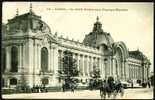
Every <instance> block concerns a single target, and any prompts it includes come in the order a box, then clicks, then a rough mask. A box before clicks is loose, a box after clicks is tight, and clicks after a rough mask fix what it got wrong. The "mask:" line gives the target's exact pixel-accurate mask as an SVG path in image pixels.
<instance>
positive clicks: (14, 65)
mask: <svg viewBox="0 0 155 100" xmlns="http://www.w3.org/2000/svg"><path fill="white" fill-rule="evenodd" d="M10 71H11V72H18V48H17V47H15V46H13V47H12V48H11V70H10Z"/></svg>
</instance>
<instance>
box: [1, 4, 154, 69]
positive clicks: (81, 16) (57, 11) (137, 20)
mask: <svg viewBox="0 0 155 100" xmlns="http://www.w3.org/2000/svg"><path fill="white" fill-rule="evenodd" d="M31 3H32V10H33V11H34V13H35V14H37V15H39V16H41V19H42V20H43V21H44V22H45V23H47V24H48V25H49V27H50V28H51V32H52V34H55V33H56V32H57V33H58V36H60V35H62V36H63V37H68V38H69V39H72V38H73V39H74V40H79V41H81V42H82V41H83V39H84V37H85V35H86V34H89V32H91V31H92V29H93V24H94V23H95V22H96V17H97V16H98V17H99V21H100V22H101V23H102V28H103V30H104V31H105V32H109V33H110V34H111V36H112V37H113V39H114V41H115V42H117V41H123V42H124V43H125V44H126V46H127V48H128V49H129V50H130V51H132V50H137V49H139V50H140V51H142V52H143V53H144V54H145V55H146V56H147V57H148V58H149V59H150V61H151V63H152V65H151V71H152V70H153V65H154V62H153V61H154V60H153V59H154V57H153V49H154V48H153V39H154V38H153V35H154V34H153V33H154V31H153V30H154V29H153V25H154V24H153V22H154V19H153V16H154V11H153V7H154V4H153V3H151V2H150V3H149V2H145V3H143V2H139V3H136V2H134V3H132V2H130V3H128V2H124V3H123V2H122V3H119V2H117V3H116V2H115V3H111V2H106V3H105V2H104V3H103V2H102V3H101V2H93V3H92V2H85V3H84V2H83V3H82V2H76V3H75V2H74V3H72V2H65V3H64V2H31ZM2 6H3V7H2V22H3V23H7V20H8V19H11V18H13V17H14V16H15V15H16V13H17V9H18V13H19V15H21V14H24V13H27V12H28V11H29V9H30V2H3V5H2Z"/></svg>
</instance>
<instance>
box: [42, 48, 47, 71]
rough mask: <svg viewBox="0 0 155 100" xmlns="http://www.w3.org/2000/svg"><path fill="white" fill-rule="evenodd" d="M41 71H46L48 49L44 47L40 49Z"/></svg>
mask: <svg viewBox="0 0 155 100" xmlns="http://www.w3.org/2000/svg"><path fill="white" fill-rule="evenodd" d="M41 71H42V72H47V71H48V50H47V48H46V47H43V48H42V49H41Z"/></svg>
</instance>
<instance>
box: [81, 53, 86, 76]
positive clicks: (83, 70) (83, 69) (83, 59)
mask: <svg viewBox="0 0 155 100" xmlns="http://www.w3.org/2000/svg"><path fill="white" fill-rule="evenodd" d="M84 61H85V56H84V55H83V58H82V72H83V76H85V68H84V67H85V65H84Z"/></svg>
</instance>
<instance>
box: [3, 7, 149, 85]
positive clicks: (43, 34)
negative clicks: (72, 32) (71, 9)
mask: <svg viewBox="0 0 155 100" xmlns="http://www.w3.org/2000/svg"><path fill="white" fill-rule="evenodd" d="M6 13H7V12H6ZM66 25H67V23H66ZM2 36H3V37H2V63H1V64H2V84H3V87H15V86H16V85H18V84H20V83H21V81H23V78H24V80H25V83H26V84H28V85H29V86H31V87H32V86H33V85H41V84H42V83H46V85H47V86H51V87H57V86H60V84H61V80H59V74H58V71H59V70H61V69H62V67H63V66H62V63H61V61H60V60H61V58H63V52H64V51H65V50H70V51H71V52H72V53H73V57H74V58H75V59H76V60H77V65H78V70H79V71H80V75H79V77H78V78H79V79H80V80H82V82H86V81H87V82H88V81H89V79H90V74H91V72H92V71H93V70H94V69H95V68H97V69H99V70H100V74H101V79H105V78H107V77H108V76H113V77H114V78H120V79H121V80H123V81H127V80H142V81H146V80H147V79H148V76H149V75H148V74H149V69H150V62H149V61H148V59H147V57H146V56H145V55H144V54H143V53H142V52H140V51H139V50H136V51H128V49H127V47H126V45H125V43H124V42H122V41H118V42H115V41H114V39H113V38H112V37H111V35H110V33H107V32H104V30H103V29H102V24H101V22H100V21H99V18H98V17H97V21H96V22H95V23H94V28H93V30H92V32H90V33H89V34H88V35H86V36H85V38H84V40H83V42H82V43H80V42H79V41H74V40H69V39H67V38H63V37H62V36H57V34H52V33H51V29H50V27H49V26H48V25H47V24H46V23H45V22H44V21H42V20H41V17H40V16H38V15H36V14H35V13H34V12H33V11H32V8H31V9H30V11H29V12H28V13H25V14H22V15H18V14H17V15H16V16H15V17H14V18H12V19H10V20H8V23H7V24H5V25H3V29H2ZM133 45H134V44H133Z"/></svg>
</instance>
